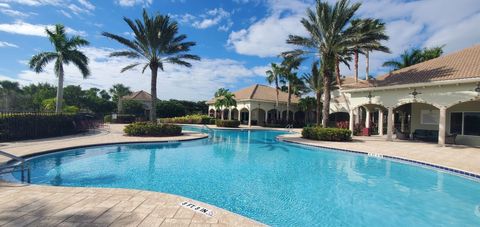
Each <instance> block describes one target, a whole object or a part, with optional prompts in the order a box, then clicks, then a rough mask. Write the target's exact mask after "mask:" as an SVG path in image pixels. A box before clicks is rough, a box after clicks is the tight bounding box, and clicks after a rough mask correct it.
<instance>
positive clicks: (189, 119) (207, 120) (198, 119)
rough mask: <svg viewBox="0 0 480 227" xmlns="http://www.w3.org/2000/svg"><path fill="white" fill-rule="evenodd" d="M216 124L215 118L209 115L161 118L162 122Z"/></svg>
mask: <svg viewBox="0 0 480 227" xmlns="http://www.w3.org/2000/svg"><path fill="white" fill-rule="evenodd" d="M212 119H213V124H215V119H214V118H212V117H209V116H207V115H199V114H195V115H187V116H183V117H172V118H161V119H160V122H161V123H176V124H212Z"/></svg>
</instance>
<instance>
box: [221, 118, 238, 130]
mask: <svg viewBox="0 0 480 227" xmlns="http://www.w3.org/2000/svg"><path fill="white" fill-rule="evenodd" d="M215 125H217V126H218V127H226V128H238V126H240V121H238V120H220V119H217V120H216V121H215Z"/></svg>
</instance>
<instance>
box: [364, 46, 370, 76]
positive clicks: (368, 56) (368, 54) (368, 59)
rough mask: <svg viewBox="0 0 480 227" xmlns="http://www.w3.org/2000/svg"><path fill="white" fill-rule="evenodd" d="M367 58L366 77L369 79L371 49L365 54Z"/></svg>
mask: <svg viewBox="0 0 480 227" xmlns="http://www.w3.org/2000/svg"><path fill="white" fill-rule="evenodd" d="M365 60H366V64H365V77H366V78H367V80H368V79H369V78H368V77H369V74H370V72H369V71H370V53H369V51H368V50H367V53H366V54H365Z"/></svg>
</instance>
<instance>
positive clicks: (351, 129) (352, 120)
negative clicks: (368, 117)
mask: <svg viewBox="0 0 480 227" xmlns="http://www.w3.org/2000/svg"><path fill="white" fill-rule="evenodd" d="M349 114H350V118H349V121H348V129H349V130H350V131H352V132H353V126H354V124H355V122H354V118H353V109H351V110H350V113H349Z"/></svg>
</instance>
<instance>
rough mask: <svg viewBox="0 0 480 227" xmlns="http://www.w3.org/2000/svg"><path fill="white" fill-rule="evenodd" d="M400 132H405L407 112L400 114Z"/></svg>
mask: <svg viewBox="0 0 480 227" xmlns="http://www.w3.org/2000/svg"><path fill="white" fill-rule="evenodd" d="M400 131H401V132H405V112H403V111H402V113H401V114H400Z"/></svg>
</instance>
